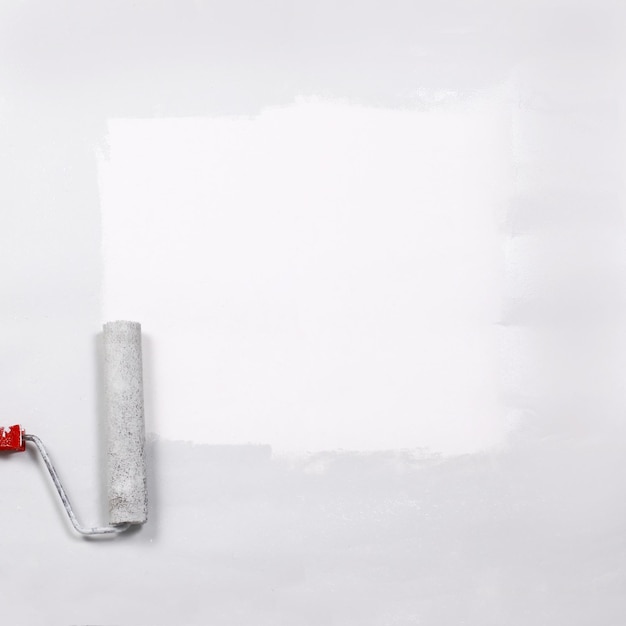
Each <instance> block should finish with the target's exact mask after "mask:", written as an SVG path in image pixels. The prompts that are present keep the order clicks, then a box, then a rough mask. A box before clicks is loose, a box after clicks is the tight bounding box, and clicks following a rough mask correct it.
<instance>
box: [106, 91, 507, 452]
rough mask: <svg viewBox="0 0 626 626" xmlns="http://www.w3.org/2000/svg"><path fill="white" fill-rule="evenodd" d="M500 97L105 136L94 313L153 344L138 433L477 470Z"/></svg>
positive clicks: (489, 350)
mask: <svg viewBox="0 0 626 626" xmlns="http://www.w3.org/2000/svg"><path fill="white" fill-rule="evenodd" d="M510 108H511V102H510V98H508V97H507V92H506V90H504V89H502V88H500V89H497V90H493V91H491V92H489V93H486V94H483V95H482V96H481V97H476V98H472V99H469V100H461V101H459V102H457V103H452V104H449V105H447V106H445V107H442V108H438V109H428V110H423V111H420V110H412V111H410V110H407V111H394V110H387V109H374V108H368V107H363V106H353V105H349V104H346V103H335V102H324V101H320V100H312V101H310V100H302V99H300V100H299V101H298V102H296V103H295V104H294V105H292V106H289V107H283V108H278V109H276V108H274V109H268V110H266V111H264V112H263V113H261V114H260V115H259V116H255V117H253V118H223V117H218V118H212V119H182V120H149V121H148V120H140V121H137V120H114V121H111V122H109V137H108V150H107V157H106V159H103V160H102V163H101V167H100V172H101V177H100V184H101V192H102V199H103V204H102V208H103V236H104V254H105V262H104V267H105V275H104V276H105V278H104V306H105V315H106V316H107V317H109V318H112V319H113V318H116V317H119V316H126V317H133V318H135V319H141V320H142V323H143V326H144V328H145V329H147V332H148V334H152V335H153V336H154V341H155V346H154V350H155V358H156V375H157V377H158V379H159V380H160V381H162V382H161V384H160V385H159V390H158V403H157V404H156V406H155V415H154V420H155V421H154V423H155V424H156V432H158V433H159V434H160V435H162V436H164V437H167V438H169V439H180V438H184V439H188V440H192V441H196V442H203V443H213V444H243V443H269V444H271V445H272V446H273V447H274V448H275V449H277V450H281V451H287V452H293V451H306V450H309V451H315V450H334V449H339V448H343V449H350V450H376V449H393V448H407V447H408V448H424V449H431V450H434V451H437V452H443V453H448V454H449V453H459V452H473V451H476V450H480V449H483V448H485V447H489V446H493V445H496V444H498V443H501V442H502V440H503V437H504V435H505V432H506V431H505V427H504V422H503V420H502V411H501V409H500V408H499V406H498V402H497V378H496V377H495V376H494V371H495V369H496V367H497V363H496V354H497V353H496V349H495V337H496V331H495V328H496V327H495V322H496V321H497V318H498V315H499V284H498V276H499V273H500V271H501V270H500V267H501V251H500V247H499V245H500V244H499V234H498V214H499V212H500V211H501V210H502V207H503V205H504V204H505V202H506V194H507V190H508V189H509V185H510V182H509V158H510V152H509V150H510V148H509V143H508V135H507V129H508V128H509V125H510Z"/></svg>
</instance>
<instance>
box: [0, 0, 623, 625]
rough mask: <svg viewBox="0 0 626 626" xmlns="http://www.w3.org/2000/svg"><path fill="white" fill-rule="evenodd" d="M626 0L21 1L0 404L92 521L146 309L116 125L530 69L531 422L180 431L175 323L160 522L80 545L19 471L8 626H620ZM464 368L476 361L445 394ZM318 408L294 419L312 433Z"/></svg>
mask: <svg viewBox="0 0 626 626" xmlns="http://www.w3.org/2000/svg"><path fill="white" fill-rule="evenodd" d="M616 6H617V5H616V4H614V3H609V2H605V3H597V2H594V3H591V2H578V3H573V2H572V3H567V4H563V3H557V2H518V3H516V2H513V1H511V0H506V1H505V2H492V3H489V2H481V3H479V2H474V1H472V2H438V3H428V4H427V3H422V2H404V3H403V2H393V3H389V2H385V3H383V2H378V3H376V2H369V3H361V4H355V3H347V2H340V3H336V2H328V3H324V2H322V3H320V2H317V3H307V4H304V3H296V4H293V3H280V2H278V3H271V4H267V3H253V2H246V3H243V2H229V3H226V2H222V3H221V4H210V3H205V2H162V3H155V4H148V3H127V2H106V3H105V2H95V3H84V2H83V3H81V2H65V3H60V2H28V1H26V2H13V1H8V2H4V3H3V4H2V6H1V7H0V181H1V184H0V259H1V265H0V268H1V269H0V287H1V293H2V294H3V299H2V302H3V306H2V307H0V317H1V322H2V323H1V324H0V327H1V328H2V331H0V346H1V350H0V371H1V372H2V377H3V380H4V383H5V384H4V389H3V393H2V395H1V398H0V409H1V411H0V413H1V414H2V416H3V417H2V421H3V422H4V423H6V424H11V423H15V422H18V421H21V422H22V423H23V424H24V425H25V426H26V427H27V429H28V430H30V431H32V432H34V433H36V434H38V435H40V436H41V437H42V438H43V439H44V441H45V442H46V443H48V445H49V446H50V449H51V452H52V454H53V456H54V458H55V460H56V461H57V464H58V469H59V471H60V473H61V475H62V476H63V477H64V478H65V480H66V482H67V486H68V490H69V491H70V495H71V496H72V500H73V501H74V503H75V505H76V508H77V512H78V513H79V515H80V517H81V518H82V519H84V520H85V521H86V522H87V521H93V522H96V521H102V520H103V519H104V515H105V514H104V512H103V511H102V510H101V509H102V498H101V497H100V496H101V477H100V471H99V469H100V467H101V466H102V463H101V461H102V458H101V454H100V442H101V439H102V437H101V436H100V435H101V433H100V429H99V427H98V419H97V418H98V414H99V398H100V387H99V383H98V381H99V365H98V332H99V328H100V325H101V323H102V321H104V320H103V317H104V316H105V315H108V313H109V311H111V310H114V311H115V314H116V315H117V311H118V308H117V307H119V300H116V301H115V306H113V304H112V300H107V297H108V296H106V293H105V291H104V290H103V289H104V282H105V280H106V276H109V275H110V274H107V272H108V269H107V263H108V262H109V261H110V262H111V263H113V262H114V260H110V259H107V258H106V257H105V255H104V254H103V245H106V241H103V230H102V224H103V223H104V224H105V225H106V223H107V222H106V220H107V213H106V206H107V205H106V202H104V203H103V201H102V196H101V192H102V193H104V194H105V195H106V191H107V189H108V188H107V187H106V185H105V186H104V187H103V188H102V189H101V188H100V186H99V167H100V168H101V167H102V160H101V159H102V155H103V154H104V155H106V154H107V151H109V150H110V151H111V153H112V154H114V153H115V150H116V146H118V145H119V144H116V143H115V141H114V136H113V134H111V137H109V135H108V131H107V129H108V128H113V127H114V122H113V121H112V120H115V119H116V118H142V119H143V118H170V117H190V116H194V117H206V118H214V117H216V116H248V117H251V118H255V116H259V115H261V114H262V112H263V111H264V110H265V109H267V108H268V107H275V106H289V105H291V104H292V103H293V102H294V100H295V99H296V98H297V97H298V96H301V95H304V96H318V97H320V98H323V99H329V100H332V99H341V100H343V101H345V102H348V103H351V104H352V105H355V106H356V105H358V106H363V107H370V108H378V109H385V110H400V109H401V110H404V111H407V110H408V111H423V110H426V109H428V110H432V109H437V107H446V106H450V105H449V101H448V100H449V98H452V99H453V100H455V101H457V102H458V101H461V102H462V101H463V100H464V99H467V101H468V102H470V101H471V100H472V98H477V97H480V96H481V94H485V93H491V92H490V90H494V89H498V88H499V86H501V85H504V84H506V85H509V88H508V89H509V91H508V93H511V94H513V95H512V97H511V98H510V100H509V106H510V108H509V111H510V124H509V125H508V130H507V132H506V133H505V131H504V130H500V131H498V132H501V133H502V139H503V140H505V141H506V144H507V145H508V146H509V150H510V152H509V157H508V158H510V161H511V164H512V165H511V169H512V176H511V179H510V180H509V179H507V180H506V181H505V184H506V188H507V190H508V191H507V193H506V194H505V196H506V199H505V200H504V201H503V202H502V206H489V205H485V207H484V211H485V213H482V212H481V213H480V214H478V213H477V215H476V220H484V219H485V215H489V216H490V219H491V216H492V218H493V223H494V224H495V227H494V230H495V232H496V233H497V237H498V241H499V242H500V245H501V260H500V264H499V265H498V272H499V276H500V282H499V283H498V291H497V293H498V297H499V302H498V311H497V312H496V314H495V315H494V320H493V325H492V328H491V330H490V332H491V333H492V335H493V337H494V338H495V340H496V345H497V346H498V351H499V356H498V357H497V359H496V360H495V361H494V363H495V365H494V372H493V374H492V377H493V379H492V380H490V381H488V382H489V383H490V384H491V383H493V385H494V386H495V388H496V389H497V394H498V406H499V409H498V411H501V410H502V411H501V414H502V415H503V416H504V418H506V417H507V416H508V419H511V420H512V421H513V425H512V427H511V428H508V429H507V430H508V431H510V432H509V433H508V435H506V436H503V437H502V438H500V439H498V440H497V441H495V442H494V445H491V446H486V447H485V448H484V449H478V448H472V449H471V450H467V451H465V453H463V454H442V453H441V452H442V451H441V450H438V449H437V447H436V446H426V448H428V449H426V450H420V448H422V447H423V446H421V442H420V436H419V435H420V431H419V428H417V427H416V428H415V429H414V430H412V431H411V430H410V429H409V430H408V431H407V432H409V433H410V434H412V436H411V437H409V438H408V439H407V443H406V445H405V446H400V445H396V446H394V449H386V450H382V451H375V450H373V449H371V448H372V446H369V445H368V446H367V448H368V449H367V450H365V449H362V448H363V447H361V446H359V445H358V444H357V445H355V446H354V448H353V449H348V450H337V449H335V448H331V449H326V450H324V449H323V446H321V448H320V449H315V450H311V451H309V452H308V453H307V452H302V451H299V452H295V451H294V452H293V453H292V454H287V453H288V452H289V445H288V444H289V442H288V441H287V443H286V444H284V445H283V446H282V447H283V448H284V449H285V450H284V452H286V453H285V454H282V453H281V454H276V452H275V450H273V447H274V445H275V442H274V441H273V440H272V436H271V434H268V438H267V440H262V439H261V437H260V436H259V435H257V434H255V436H254V437H253V438H252V439H251V440H250V444H249V445H245V442H246V439H245V434H241V438H242V440H241V441H236V440H235V439H233V440H232V441H231V440H230V439H228V438H223V439H221V440H218V441H215V442H214V444H213V445H210V444H207V443H206V442H203V443H197V442H196V443H194V442H193V441H174V440H173V438H172V437H170V436H167V437H166V436H164V435H163V433H164V432H170V431H172V430H173V429H175V426H172V425H175V424H177V420H179V419H182V418H181V417H179V416H177V415H176V413H175V412H174V411H169V412H167V413H164V412H163V409H162V407H161V404H160V402H159V394H160V393H163V394H170V396H176V394H177V393H180V389H176V388H173V384H174V383H173V382H172V379H171V378H170V377H169V376H168V375H165V374H162V372H166V371H167V370H165V369H163V368H162V367H161V366H159V347H160V345H161V343H162V342H163V341H164V338H165V337H167V336H168V335H169V334H170V332H171V327H170V326H168V325H167V324H163V325H162V326H159V325H154V324H153V325H151V326H148V327H147V328H146V333H147V334H146V364H145V366H146V388H147V409H148V425H149V429H150V431H151V433H152V434H151V436H150V443H149V448H148V450H149V457H150V487H151V497H152V500H151V511H150V514H151V520H150V522H149V523H148V525H147V526H145V527H144V528H142V529H141V530H139V531H137V532H133V533H130V534H128V535H127V536H123V537H120V538H119V539H117V540H115V541H84V540H81V539H80V538H77V537H75V536H73V535H72V533H71V532H70V530H69V529H68V524H67V522H66V520H65V519H64V518H63V511H62V510H61V508H60V507H59V505H58V503H57V502H56V500H55V494H54V493H53V491H52V489H51V488H50V486H49V483H48V481H47V480H46V478H45V476H44V474H43V468H42V467H41V466H40V464H39V463H38V462H37V461H36V459H35V457H34V455H32V454H31V453H26V454H24V455H12V456H9V457H4V456H3V457H2V458H0V466H1V471H2V473H3V475H2V477H3V480H2V498H3V506H2V507H0V528H2V530H3V533H2V535H3V537H4V539H2V554H3V558H2V559H1V562H0V572H1V577H0V580H1V581H2V592H1V594H2V598H3V600H4V602H3V606H4V608H3V615H4V619H5V620H6V621H7V623H13V624H33V625H34V624H41V623H46V624H68V623H71V624H111V625H113V624H119V625H125V624H133V625H146V626H148V625H157V626H158V625H161V624H162V625H166V624H173V623H182V624H207V623H214V624H250V623H255V624H342V625H343V624H359V625H363V624H377V625H378V624H390V625H391V624H393V625H397V626H399V625H408V624H411V625H412V624H421V623H423V624H441V625H448V624H450V625H452V624H454V625H456V624H475V625H477V626H478V625H480V626H485V625H487V624H494V625H501V624H511V625H515V624H545V625H550V626H553V625H557V624H558V625H561V624H562V625H567V626H571V625H574V624H580V625H585V626H586V625H588V624H590V623H593V624H598V625H602V626H609V625H610V626H613V625H615V626H617V625H619V624H622V623H623V615H624V612H625V611H626V606H625V602H626V601H625V600H624V598H625V594H624V591H625V590H626V589H625V585H626V581H625V579H624V567H623V560H624V556H625V555H624V522H626V508H625V505H624V504H623V503H624V499H623V498H622V497H621V496H622V487H623V483H624V481H623V480H622V478H621V477H622V472H621V463H622V459H623V458H624V454H623V453H624V447H625V445H626V444H624V443H623V442H624V426H623V421H624V419H623V415H624V409H625V408H626V407H625V406H624V404H625V403H624V399H623V395H624V394H623V383H622V380H623V379H624V376H623V374H625V373H626V372H625V371H624V370H625V367H624V356H625V354H626V353H625V350H624V343H623V342H624V324H623V322H622V319H623V315H622V313H623V310H624V304H623V283H624V278H625V275H624V260H625V259H624V252H623V249H624V245H623V244H624V239H625V237H624V235H625V232H624V220H623V214H624V212H623V184H622V182H621V179H622V173H623V171H624V167H623V156H622V148H621V145H622V143H623V139H624V134H623V119H624V118H623V110H624V109H623V87H624V84H623V79H622V75H623V66H622V65H621V56H622V55H621V52H622V51H621V39H622V38H623V15H622V13H621V12H620V10H619V8H616ZM441 94H444V96H445V97H443V101H441ZM445 94H448V95H447V96H446V95H445ZM450 94H452V95H450ZM446 98H448V99H446ZM498 128H499V127H498ZM109 140H111V142H109ZM114 159H115V157H114V156H113V157H111V163H115V160H114ZM100 175H101V173H100ZM499 175H501V174H500V173H499ZM455 183H457V184H458V181H455V180H451V181H450V184H451V185H454V184H455ZM160 184H162V182H161V181H160V180H159V179H158V178H155V180H154V185H155V186H156V187H157V188H158V186H159V185H160ZM487 221H489V220H487ZM481 223H482V222H481ZM400 226H401V225H400ZM459 262H460V261H459ZM210 287H211V286H210V285H208V286H207V287H206V288H207V289H210ZM146 299H148V300H149V294H146ZM184 306H185V302H184V301H183V302H181V307H184ZM443 314H445V311H442V315H443ZM120 316H125V313H124V312H122V311H120ZM392 321H393V319H392V316H391V315H390V317H389V323H392ZM170 322H171V323H173V322H175V319H172V320H170ZM369 330H371V329H369V328H365V329H364V330H363V332H364V335H365V334H367V332H368V331H369ZM297 375H298V374H297V373H296V374H294V376H297ZM206 378H207V380H206V385H207V388H208V391H207V397H209V396H210V395H211V393H210V391H211V390H210V385H211V377H210V376H208V375H207V377H206ZM462 383H463V381H462V380H460V379H458V380H456V379H455V377H454V376H452V377H451V378H450V380H449V388H448V389H447V393H449V394H450V395H453V394H454V393H455V388H456V386H457V385H461V384H462ZM407 384H408V383H407ZM411 385H414V386H415V387H416V389H418V390H419V379H418V380H416V381H411ZM403 389H404V388H403ZM327 391H328V390H327V389H325V388H324V387H322V388H321V389H320V390H319V393H320V394H324V393H326V392H327ZM407 397H409V396H407ZM411 397H412V396H411ZM296 400H297V398H296ZM303 405H304V400H302V403H299V402H295V403H294V404H293V405H292V406H291V407H290V411H291V413H290V418H291V419H292V420H293V421H295V422H296V423H297V420H298V417H297V411H298V410H299V408H300V407H301V406H303ZM474 409H475V407H471V406H468V407H467V411H468V414H469V415H473V413H472V411H473V410H474ZM207 413H208V412H207ZM498 414H499V415H500V413H498ZM198 415H199V417H198V419H205V420H207V421H210V420H211V415H210V414H207V415H202V412H200V413H198ZM155 416H158V420H157V421H155V419H156V418H155ZM511 416H513V417H511ZM418 417H419V416H416V420H417V419H418ZM384 418H385V416H384V415H381V416H380V421H379V422H376V423H374V424H373V425H371V426H370V432H371V433H374V435H375V433H376V429H377V428H380V429H381V431H382V430H383V429H384V428H385V419H384ZM432 419H436V416H433V418H432ZM472 419H474V418H472ZM418 421H419V420H418ZM490 423H491V422H490ZM483 427H484V424H483V423H482V422H481V423H480V424H478V423H477V425H476V428H477V429H478V430H480V429H481V428H483ZM470 430H471V429H470ZM260 432H261V434H262V430H261V431H260ZM268 432H269V431H268ZM450 437H451V438H453V437H454V433H451V434H450ZM381 438H383V437H382V435H381ZM179 439H186V437H185V435H184V433H183V434H182V435H181V436H180V437H179ZM191 439H193V438H191ZM355 441H356V439H355ZM225 443H229V444H230V445H222V444H225ZM443 447H445V446H443ZM347 448H350V446H347Z"/></svg>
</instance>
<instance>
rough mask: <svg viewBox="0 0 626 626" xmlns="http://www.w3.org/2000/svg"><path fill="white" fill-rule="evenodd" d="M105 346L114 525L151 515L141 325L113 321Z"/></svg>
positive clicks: (111, 517) (107, 329)
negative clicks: (149, 509)
mask: <svg viewBox="0 0 626 626" xmlns="http://www.w3.org/2000/svg"><path fill="white" fill-rule="evenodd" d="M102 338H103V343H104V373H105V379H104V396H105V419H106V426H107V444H108V448H107V487H108V497H109V523H110V524H143V523H144V522H145V521H146V520H147V517H148V491H147V487H146V460H145V450H144V447H145V421H144V404H143V370H142V357H141V325H140V324H138V323H137V322H125V321H118V322H108V323H107V324H105V325H104V331H103V333H102Z"/></svg>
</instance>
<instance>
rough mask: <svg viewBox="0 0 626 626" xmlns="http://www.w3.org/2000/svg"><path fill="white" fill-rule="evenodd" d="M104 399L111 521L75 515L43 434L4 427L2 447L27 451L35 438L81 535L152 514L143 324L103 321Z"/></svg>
mask: <svg viewBox="0 0 626 626" xmlns="http://www.w3.org/2000/svg"><path fill="white" fill-rule="evenodd" d="M102 338H103V348H104V350H103V352H104V400H105V402H104V404H105V411H104V413H105V420H106V427H107V428H106V432H107V450H106V459H107V463H106V465H107V467H106V471H107V474H106V476H107V495H108V502H109V525H108V526H96V527H84V526H82V525H81V524H80V523H79V522H78V520H77V519H76V515H75V514H74V511H73V509H72V506H71V504H70V501H69V498H68V497H67V493H66V491H65V489H64V488H63V485H62V484H61V481H60V479H59V476H58V474H57V471H56V470H55V468H54V465H53V464H52V461H51V460H50V455H49V454H48V451H47V450H46V448H45V446H44V445H43V443H42V441H41V439H39V437H37V436H36V435H32V434H29V433H26V432H25V430H24V428H22V426H20V425H19V424H18V425H14V426H9V427H6V428H0V451H8V452H23V451H24V450H25V449H26V444H27V443H32V444H33V445H34V446H35V448H36V449H37V450H38V452H39V453H40V455H41V458H42V459H43V462H44V464H45V466H46V468H47V469H48V472H49V473H50V477H51V478H52V482H53V483H54V486H55V487H56V490H57V492H58V494H59V497H60V498H61V502H62V503H63V506H64V507H65V510H66V512H67V515H68V517H69V519H70V522H71V523H72V526H73V527H74V529H75V530H76V531H77V532H79V533H80V534H81V535H115V534H118V533H121V532H123V531H125V530H127V529H128V528H130V527H131V526H132V525H135V524H144V523H145V522H146V521H147V519H148V491H147V488H146V459H145V422H144V408H143V375H142V356H141V325H140V324H139V323H137V322H127V321H117V322H108V323H106V324H105V325H104V327H103V333H102Z"/></svg>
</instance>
